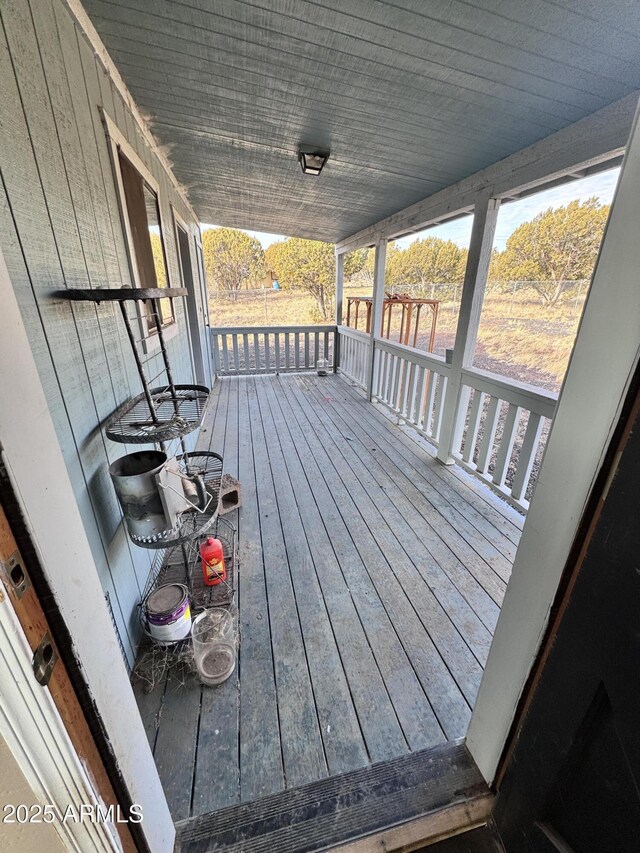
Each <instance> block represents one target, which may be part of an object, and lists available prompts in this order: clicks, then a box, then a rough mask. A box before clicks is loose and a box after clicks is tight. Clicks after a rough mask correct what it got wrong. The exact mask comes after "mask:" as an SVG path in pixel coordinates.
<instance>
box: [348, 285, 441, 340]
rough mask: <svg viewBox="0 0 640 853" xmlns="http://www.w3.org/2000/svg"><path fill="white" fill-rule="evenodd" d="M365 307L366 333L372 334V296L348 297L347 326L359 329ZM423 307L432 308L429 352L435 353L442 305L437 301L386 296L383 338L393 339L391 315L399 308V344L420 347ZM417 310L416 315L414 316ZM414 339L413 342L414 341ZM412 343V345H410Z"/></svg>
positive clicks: (383, 310) (383, 312) (383, 311)
mask: <svg viewBox="0 0 640 853" xmlns="http://www.w3.org/2000/svg"><path fill="white" fill-rule="evenodd" d="M352 305H353V307H354V311H353V326H351V317H352V312H351V306H352ZM361 305H364V307H365V311H366V314H365V325H366V328H365V331H366V332H367V334H369V333H370V332H371V308H372V305H373V298H372V297H371V296H348V297H347V326H351V328H353V329H357V328H358V320H359V313H360V306H361ZM423 305H428V306H429V307H430V308H431V332H430V334H429V346H428V349H427V351H428V352H433V347H434V343H435V338H436V324H437V322H438V306H439V305H440V303H439V301H438V300H437V299H414V298H413V297H411V296H400V295H394V296H385V298H384V302H383V306H382V325H381V331H382V336H383V337H385V338H387V340H389V339H390V337H391V315H392V314H393V309H394V308H395V307H396V306H398V307H400V309H401V311H402V317H401V319H400V337H399V342H400V343H401V344H404V345H405V346H413V347H417V345H418V332H419V330H420V313H421V311H422V307H423ZM414 309H415V314H414ZM412 324H413V335H412ZM412 338H413V340H412ZM410 341H411V343H409V342H410Z"/></svg>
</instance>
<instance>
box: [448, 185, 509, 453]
mask: <svg viewBox="0 0 640 853" xmlns="http://www.w3.org/2000/svg"><path fill="white" fill-rule="evenodd" d="M499 208H500V199H495V198H483V199H480V200H478V201H477V202H476V205H475V210H474V214H473V227H472V230H471V242H470V243H469V255H468V257H467V267H466V269H465V274H464V284H463V287H462V298H461V300H460V314H459V315H458V325H457V328H456V340H455V344H454V350H453V362H452V364H451V374H450V376H449V380H448V383H447V393H446V397H445V401H444V410H443V414H442V427H441V432H440V446H439V447H438V459H439V460H440V461H441V462H444V463H445V465H451V464H452V463H453V461H454V460H453V458H452V456H451V453H452V450H453V448H454V447H456V446H457V444H458V442H459V441H460V438H461V433H462V430H463V428H464V413H465V411H466V407H467V404H468V402H469V391H468V390H465V389H464V388H463V387H462V381H461V380H462V368H463V367H469V366H470V365H471V364H472V363H473V356H474V354H475V349H476V340H477V337H478V326H479V325H480V312H481V311H482V301H483V299H484V291H485V286H486V284H487V275H488V272H489V263H490V262H491V251H492V249H493V238H494V236H495V231H496V222H497V219H498V210H499Z"/></svg>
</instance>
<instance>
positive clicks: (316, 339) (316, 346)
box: [313, 332, 320, 367]
mask: <svg viewBox="0 0 640 853" xmlns="http://www.w3.org/2000/svg"><path fill="white" fill-rule="evenodd" d="M319 358H320V335H319V333H318V332H314V333H313V366H314V367H317V365H318V359H319Z"/></svg>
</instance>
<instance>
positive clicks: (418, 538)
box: [137, 374, 522, 821]
mask: <svg viewBox="0 0 640 853" xmlns="http://www.w3.org/2000/svg"><path fill="white" fill-rule="evenodd" d="M199 446H200V447H201V448H204V449H207V448H210V449H212V450H215V451H218V452H220V453H221V454H222V455H223V456H224V467H225V470H226V471H227V472H229V473H230V474H232V475H233V476H235V477H238V479H239V480H240V481H241V482H242V485H243V488H244V505H243V507H242V509H241V510H240V512H239V518H238V520H237V524H238V529H239V543H240V569H239V584H238V593H237V596H236V601H237V605H238V621H239V631H240V646H239V663H238V667H237V670H236V673H234V675H233V676H232V677H231V678H230V679H229V680H228V681H227V682H225V683H224V684H223V685H221V686H219V687H216V688H207V687H201V686H200V685H199V684H198V683H196V682H195V681H193V682H190V683H187V684H186V685H182V684H179V683H178V682H177V681H175V680H174V678H173V677H169V679H168V680H166V682H165V683H164V685H159V686H158V687H156V689H155V690H154V691H153V693H151V694H150V695H144V694H142V692H141V691H140V690H137V695H138V698H139V703H140V709H141V713H142V716H143V720H144V722H145V726H146V729H147V733H148V735H149V739H150V743H151V746H152V749H153V751H154V756H155V760H156V764H157V766H158V770H159V773H160V777H161V779H162V781H163V784H164V787H165V792H166V794H167V799H168V801H169V806H170V808H171V811H172V814H173V817H174V819H175V820H176V821H180V820H184V819H186V818H189V817H191V816H197V815H201V814H204V813H207V812H212V811H215V810H218V809H221V808H224V807H227V806H231V805H234V804H238V803H241V802H242V803H245V802H250V801H253V800H256V799H259V798H261V797H265V796H267V795H271V794H276V793H278V792H281V791H283V790H288V789H293V788H298V787H299V786H302V785H306V784H308V783H311V782H314V781H317V780H320V779H323V778H327V777H333V776H336V775H338V774H344V773H347V772H349V771H354V770H357V769H358V768H362V767H365V766H368V765H369V764H374V763H377V762H381V761H388V760H390V759H396V758H400V757H402V756H405V755H407V754H408V753H412V752H415V751H418V750H424V749H427V748H430V747H434V746H437V745H438V744H442V743H444V742H447V741H451V740H454V739H456V738H459V737H461V736H463V735H464V734H465V733H466V728H467V725H468V721H469V718H470V714H471V709H472V707H473V704H474V701H475V698H476V694H477V690H478V686H479V683H480V678H481V676H482V671H483V666H484V663H485V660H486V657H487V654H488V651H489V645H490V643H491V639H492V634H493V630H494V627H495V624H496V620H497V618H498V614H499V611H500V605H501V602H502V598H503V595H504V591H505V587H506V583H507V581H508V579H509V573H510V571H511V565H512V561H513V558H514V555H515V551H516V547H517V544H518V540H519V536H520V530H521V527H522V518H521V517H520V516H519V515H518V514H517V513H516V512H515V511H513V510H512V509H511V508H510V507H508V506H507V505H506V504H504V503H503V502H502V501H500V500H499V499H498V498H497V497H495V496H494V495H493V494H492V493H491V492H490V491H489V490H488V489H486V488H484V487H483V486H482V485H481V484H476V483H475V482H474V481H472V480H471V478H469V477H468V476H467V475H466V474H465V473H464V472H462V471H461V470H460V469H458V468H453V469H449V468H445V467H444V466H442V465H440V464H439V463H438V462H437V461H436V460H435V459H434V458H433V454H432V453H431V452H430V451H429V449H428V448H427V447H426V446H424V447H423V446H421V445H420V444H418V443H417V442H416V441H415V440H414V439H413V438H412V437H411V436H410V435H409V434H407V433H406V432H405V431H403V430H402V429H401V428H399V427H398V426H396V425H395V424H394V423H393V422H392V421H391V420H390V419H389V418H388V417H387V416H386V415H385V414H384V412H383V411H382V410H381V409H380V408H379V407H377V406H374V405H370V404H369V403H367V401H366V400H365V399H364V397H363V395H362V393H361V392H360V391H359V390H357V389H355V388H353V387H352V386H351V385H350V384H348V383H347V382H345V381H343V380H342V379H341V378H340V377H337V376H328V377H323V378H320V377H317V376H315V375H313V374H293V375H286V376H259V377H240V378H227V379H223V380H222V381H219V382H218V383H217V384H216V386H215V388H214V390H213V392H212V395H211V400H210V406H209V409H208V414H207V416H206V419H205V423H204V425H203V428H202V430H201V434H200V439H199ZM231 518H233V516H231Z"/></svg>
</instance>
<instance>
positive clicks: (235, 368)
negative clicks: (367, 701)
mask: <svg viewBox="0 0 640 853" xmlns="http://www.w3.org/2000/svg"><path fill="white" fill-rule="evenodd" d="M231 343H232V345H233V372H234V373H240V353H239V351H238V336H237V335H235V334H234V335H231Z"/></svg>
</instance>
